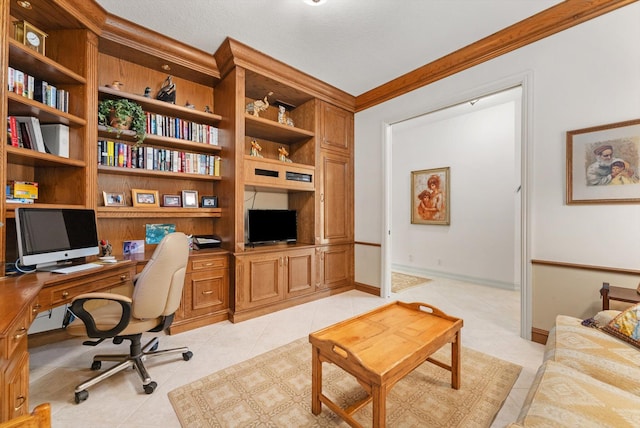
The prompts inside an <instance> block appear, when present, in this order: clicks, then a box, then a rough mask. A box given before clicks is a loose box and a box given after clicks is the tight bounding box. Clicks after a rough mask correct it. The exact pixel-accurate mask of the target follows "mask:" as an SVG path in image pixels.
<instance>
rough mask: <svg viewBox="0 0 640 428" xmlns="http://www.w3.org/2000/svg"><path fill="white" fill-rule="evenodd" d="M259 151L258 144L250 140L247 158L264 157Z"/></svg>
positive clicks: (260, 148) (260, 149)
mask: <svg viewBox="0 0 640 428" xmlns="http://www.w3.org/2000/svg"><path fill="white" fill-rule="evenodd" d="M261 151H262V147H260V144H258V142H257V141H256V140H251V151H250V152H249V156H254V157H257V158H261V157H264V156H262V155H261V154H260V152H261Z"/></svg>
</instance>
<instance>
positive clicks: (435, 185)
mask: <svg viewBox="0 0 640 428" xmlns="http://www.w3.org/2000/svg"><path fill="white" fill-rule="evenodd" d="M450 200H451V196H450V193H449V167H444V168H435V169H423V170H421V171H411V223H412V224H440V225H447V224H449V223H450V221H451V208H450V202H449V201H450Z"/></svg>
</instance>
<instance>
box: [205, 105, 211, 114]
mask: <svg viewBox="0 0 640 428" xmlns="http://www.w3.org/2000/svg"><path fill="white" fill-rule="evenodd" d="M204 112H205V113H212V112H211V107H209V106H204Z"/></svg>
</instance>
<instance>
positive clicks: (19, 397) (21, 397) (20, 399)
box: [13, 395, 27, 412]
mask: <svg viewBox="0 0 640 428" xmlns="http://www.w3.org/2000/svg"><path fill="white" fill-rule="evenodd" d="M16 402H19V403H20V404H18V406H17V407H14V408H13V411H14V412H15V411H17V410H20V408H21V407H22V406H24V403H26V402H27V397H25V396H24V395H19V396H17V397H16Z"/></svg>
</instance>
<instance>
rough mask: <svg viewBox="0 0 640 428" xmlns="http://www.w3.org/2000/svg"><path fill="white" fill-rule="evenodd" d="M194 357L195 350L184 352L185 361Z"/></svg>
mask: <svg viewBox="0 0 640 428" xmlns="http://www.w3.org/2000/svg"><path fill="white" fill-rule="evenodd" d="M191 357H193V352H191V351H187V352H184V353H183V354H182V359H183V360H185V361H189V360H190V359H191Z"/></svg>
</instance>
